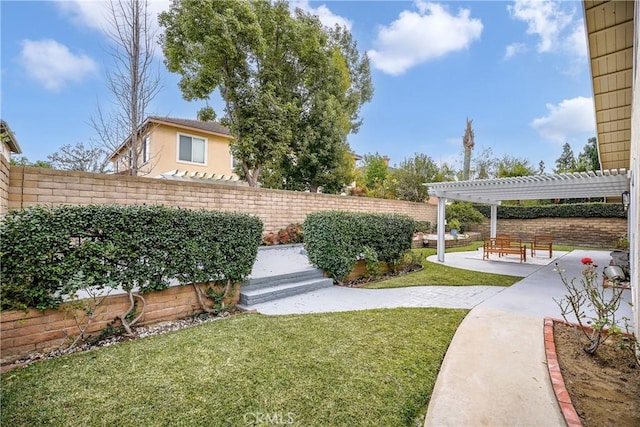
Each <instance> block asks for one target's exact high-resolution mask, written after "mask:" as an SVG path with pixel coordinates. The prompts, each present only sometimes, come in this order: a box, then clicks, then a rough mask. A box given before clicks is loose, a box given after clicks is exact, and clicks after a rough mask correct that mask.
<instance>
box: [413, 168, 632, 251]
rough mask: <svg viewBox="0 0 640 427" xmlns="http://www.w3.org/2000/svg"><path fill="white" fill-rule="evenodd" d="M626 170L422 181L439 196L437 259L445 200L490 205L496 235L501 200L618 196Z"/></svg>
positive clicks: (625, 183) (626, 181) (627, 184)
mask: <svg viewBox="0 0 640 427" xmlns="http://www.w3.org/2000/svg"><path fill="white" fill-rule="evenodd" d="M629 175H630V174H628V173H627V171H626V169H620V170H616V169H614V170H604V171H596V172H594V171H589V172H575V173H565V174H558V175H535V176H521V177H512V178H495V179H480V180H476V181H457V182H455V181H454V182H435V183H425V184H423V185H426V186H428V187H429V195H430V196H435V197H438V247H437V254H438V261H440V262H444V246H445V243H444V239H445V236H444V227H445V225H444V221H445V215H444V208H445V203H446V201H447V200H460V201H464V202H472V203H482V204H488V205H491V236H492V237H495V234H496V228H497V226H496V224H497V219H496V218H497V206H498V205H500V204H501V202H502V201H503V200H537V199H543V200H544V199H576V198H585V199H586V198H599V197H617V196H620V195H621V194H622V192H623V191H629V188H630V176H629Z"/></svg>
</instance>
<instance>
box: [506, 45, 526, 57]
mask: <svg viewBox="0 0 640 427" xmlns="http://www.w3.org/2000/svg"><path fill="white" fill-rule="evenodd" d="M526 50H527V45H525V44H524V43H511V44H510V45H508V46H507V48H506V49H505V52H504V59H510V58H512V57H514V56H515V55H517V54H519V53H522V52H524V51H526Z"/></svg>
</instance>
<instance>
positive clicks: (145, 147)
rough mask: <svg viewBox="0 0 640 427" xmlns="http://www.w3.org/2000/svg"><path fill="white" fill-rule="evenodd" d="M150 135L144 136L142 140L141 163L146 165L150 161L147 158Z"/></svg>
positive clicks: (148, 157)
mask: <svg viewBox="0 0 640 427" xmlns="http://www.w3.org/2000/svg"><path fill="white" fill-rule="evenodd" d="M150 139H151V137H150V135H145V136H144V138H142V163H143V164H144V163H147V162H148V161H149V159H150V156H149V142H150Z"/></svg>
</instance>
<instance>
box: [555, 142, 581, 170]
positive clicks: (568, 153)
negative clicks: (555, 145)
mask: <svg viewBox="0 0 640 427" xmlns="http://www.w3.org/2000/svg"><path fill="white" fill-rule="evenodd" d="M575 169H576V158H575V156H574V155H573V150H572V149H571V145H569V143H568V142H565V143H564V145H563V146H562V154H560V157H558V158H557V159H556V168H555V169H554V172H555V173H567V172H573V171H575Z"/></svg>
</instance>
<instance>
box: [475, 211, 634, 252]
mask: <svg viewBox="0 0 640 427" xmlns="http://www.w3.org/2000/svg"><path fill="white" fill-rule="evenodd" d="M471 228H472V229H473V230H474V231H480V232H481V233H482V235H483V236H484V237H488V236H489V234H490V223H489V220H488V219H487V220H485V222H484V223H483V224H481V225H480V226H476V227H471ZM497 230H498V233H506V234H510V235H512V236H514V237H519V238H521V239H522V240H523V241H532V240H533V236H534V235H536V234H551V235H553V238H554V239H553V242H554V243H555V244H561V245H572V246H592V247H602V248H613V246H614V244H615V241H616V240H617V239H618V238H619V237H620V236H622V235H624V234H626V233H627V220H626V219H625V218H536V219H498V227H497Z"/></svg>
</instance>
